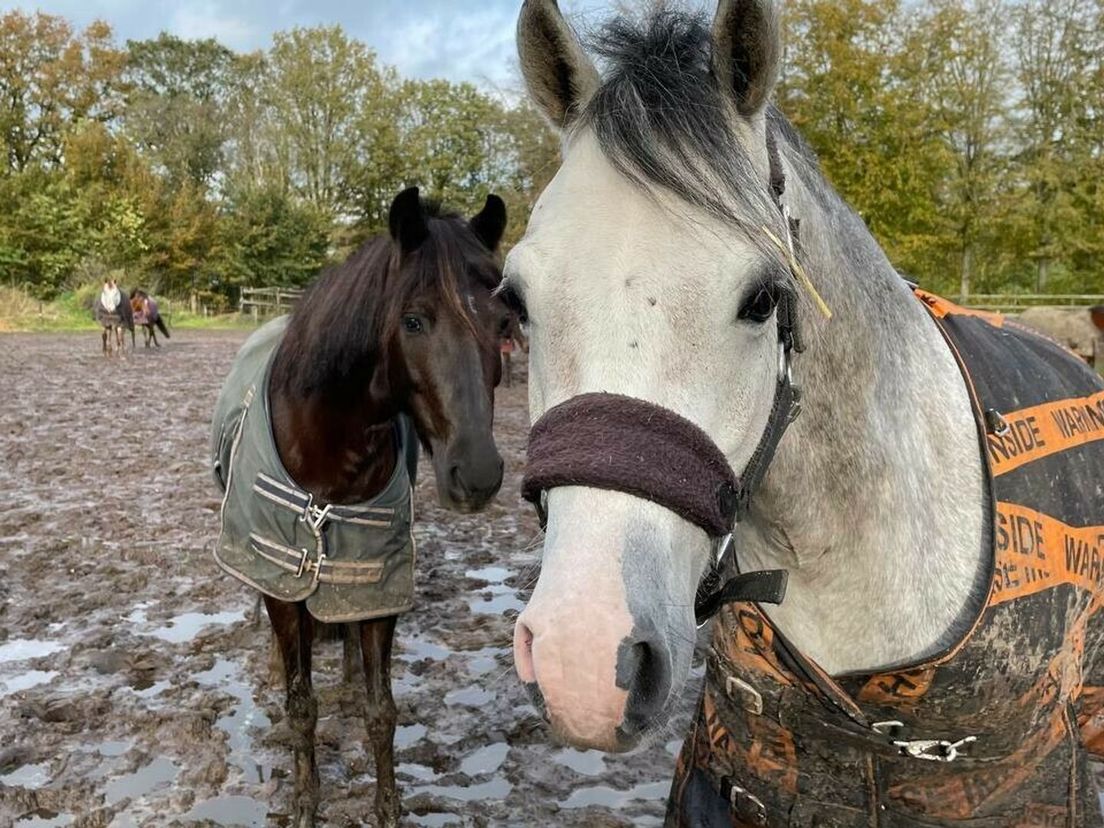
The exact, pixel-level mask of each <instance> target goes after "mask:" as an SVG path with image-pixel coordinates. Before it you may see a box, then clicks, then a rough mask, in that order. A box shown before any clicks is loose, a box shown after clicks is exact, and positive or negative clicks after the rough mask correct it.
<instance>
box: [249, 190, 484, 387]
mask: <svg viewBox="0 0 1104 828" xmlns="http://www.w3.org/2000/svg"><path fill="white" fill-rule="evenodd" d="M422 206H423V209H424V211H425V215H426V221H427V224H428V226H429V236H428V237H427V238H426V240H425V241H424V242H423V243H422V245H421V246H420V247H419V248H418V250H416V251H414V252H413V253H408V254H407V255H406V256H403V255H402V254H401V253H400V251H399V247H398V245H397V244H396V243H395V242H394V241H393V240H392V239H391V237H390V236H388V235H387V234H381V235H378V236H374V237H372V238H370V239H369V240H368V241H366V242H365V243H364V244H363V245H361V247H360V248H359V249H358V250H357V251H356V252H354V253H353V254H352V255H351V256H349V258H348V259H346V260H345V261H344V262H343V263H341V264H339V265H332V266H330V267H328V268H326V269H325V270H323V271H322V273H321V274H320V275H319V276H318V278H317V279H316V280H315V281H314V282H313V283H312V284H311V285H310V287H309V288H307V290H306V292H305V293H304V294H303V297H302V298H301V299H300V300H299V302H298V304H297V305H296V308H295V310H294V311H293V312H292V314H291V319H290V320H289V321H288V327H287V331H286V332H285V334H284V338H283V341H282V342H281V343H280V348H279V351H278V352H277V355H276V358H275V362H274V364H273V368H272V376H271V379H270V383H271V387H272V388H273V389H282V390H284V391H285V392H287V393H289V394H291V395H293V396H296V397H300V398H305V397H310V396H313V395H317V394H323V395H326V396H329V397H331V398H351V397H355V396H357V395H359V394H361V393H363V390H364V386H365V384H366V383H368V382H369V381H370V380H371V378H372V374H373V372H374V370H375V368H376V365H377V363H378V362H379V360H380V359H381V358H382V357H383V353H382V350H383V348H384V347H385V344H386V341H387V339H388V338H389V337H390V336H391V334H392V333H393V332H394V331H395V330H396V328H397V325H398V323H399V319H400V317H401V315H402V312H403V308H404V307H405V306H406V305H407V303H408V302H409V300H410V298H411V297H412V296H413V295H415V294H417V293H421V292H424V291H427V290H430V289H432V288H433V287H434V286H436V287H437V288H438V290H439V295H440V298H441V300H442V302H444V303H445V304H446V305H447V306H448V307H449V308H451V309H452V310H453V312H455V313H457V314H459V315H460V316H461V317H463V318H467V317H468V314H467V311H466V310H465V308H464V304H463V301H462V299H461V298H460V286H461V284H462V280H463V279H464V278H465V274H466V275H467V276H468V277H474V278H475V279H476V280H477V281H478V282H479V283H481V284H483V285H485V286H486V287H488V288H489V289H492V290H493V289H494V288H495V287H496V286H497V285H498V281H499V274H498V270H497V268H496V267H495V265H494V261H493V259H492V256H491V253H490V252H488V250H487V249H486V248H485V247H484V246H483V244H482V243H481V242H480V241H479V239H478V238H477V237H476V235H475V233H474V232H473V231H472V230H471V228H470V226H469V224H468V222H467V220H465V219H463V218H462V217H460V216H459V215H458V214H456V213H453V212H447V211H443V210H442V209H441V207H440V205H439V204H437V203H436V202H433V201H426V200H423V202H422Z"/></svg>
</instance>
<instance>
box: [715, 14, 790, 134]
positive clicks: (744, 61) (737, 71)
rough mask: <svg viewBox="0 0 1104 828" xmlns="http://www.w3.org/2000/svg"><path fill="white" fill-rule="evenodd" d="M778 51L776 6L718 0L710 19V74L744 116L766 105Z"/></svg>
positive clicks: (779, 59) (752, 114) (774, 79)
mask: <svg viewBox="0 0 1104 828" xmlns="http://www.w3.org/2000/svg"><path fill="white" fill-rule="evenodd" d="M781 53H782V42H781V36H780V35H779V31H778V8H777V6H776V4H775V3H774V2H772V0H720V3H719V4H718V5H717V16H716V17H715V18H713V74H714V75H715V76H716V78H717V80H718V81H719V82H720V84H721V89H722V90H728V91H729V92H730V94H731V95H732V96H733V98H735V101H736V111H738V112H739V113H740V114H741V115H743V116H744V117H745V118H750V117H752V116H754V115H757V114H758V113H759V112H760V111H761V110H762V109H763V107H764V106H766V104H767V99H768V98H769V97H770V94H771V92H772V91H773V90H774V84H775V81H776V80H777V79H778V65H779V63H780V61H781Z"/></svg>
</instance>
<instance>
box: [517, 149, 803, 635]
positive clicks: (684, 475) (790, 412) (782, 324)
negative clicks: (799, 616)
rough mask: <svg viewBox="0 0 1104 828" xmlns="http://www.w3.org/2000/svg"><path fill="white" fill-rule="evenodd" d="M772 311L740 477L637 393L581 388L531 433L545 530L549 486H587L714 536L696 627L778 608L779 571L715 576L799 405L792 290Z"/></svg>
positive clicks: (791, 231)
mask: <svg viewBox="0 0 1104 828" xmlns="http://www.w3.org/2000/svg"><path fill="white" fill-rule="evenodd" d="M767 148H768V155H769V158H770V192H771V196H772V198H773V200H774V203H775V205H776V206H777V207H778V209H779V211H780V212H781V213H782V216H783V221H784V222H785V225H786V235H787V239H786V244H785V248H784V249H783V251H782V252H783V253H785V254H788V257H789V260H790V265H791V269H792V270H794V279H795V282H796V281H798V279H799V278H804V273H803V271H801V270H800V265H798V264H797V262H796V255H795V251H794V247H795V242H796V237H797V227H798V224H797V221H796V220H795V219H792V218H790V216H789V213H788V211H787V210H786V209H785V208H784V206H783V205H782V201H781V197H782V193H783V191H784V189H785V177H784V175H783V172H782V167H781V163H780V162H779V160H778V152H777V147H776V146H775V144H774V140H773V136H768V140H767ZM767 232H768V234H769V231H767ZM772 239H773V240H774V241H775V242H776V243H780V240H778V239H776V238H773V236H772ZM816 298H817V299H819V297H816ZM775 314H776V319H777V323H778V375H777V381H776V383H775V389H774V402H773V404H772V405H771V412H770V416H769V418H768V419H767V426H766V429H765V430H764V431H763V434H762V436H761V437H760V438H759V444H758V445H757V446H756V448H755V452H754V454H752V456H751V459H750V460H749V461H748V463H747V465H746V466H745V467H744V470H743V473H742V474H741V475H739V476H737V475H736V474H735V472H733V470H732V467H731V466H730V465H729V464H728V460H727V459H726V458H725V455H724V453H723V452H722V451H721V450H720V448H718V447H717V445H716V444H715V443H714V442H713V441H712V439H711V438H710V437H709V435H707V434H706V433H705V432H704V431H702V430H701V429H700V428H699V427H698V426H696V425H695V424H694V423H692V422H690V421H689V420H687V419H686V418H685V417H682V416H681V415H679V414H676V413H675V412H673V411H670V410H669V409H666V408H663V407H662V406H658V405H656V404H654V403H650V402H647V401H645V400H641V399H637V398H635V397H626V396H623V395H620V394H607V393H589V394H580V395H578V396H576V397H572V398H571V399H569V400H567V401H565V402H563V403H560V404H559V405H557V406H555V407H553V408H551V409H549V410H548V411H546V412H545V413H544V416H542V417H541V418H540V419H539V420H538V421H537V422H536V423H535V424H534V425H533V428H532V430H531V431H530V433H529V449H528V459H527V463H526V468H525V477H524V479H523V481H522V490H521V492H522V496H523V497H524V498H525V499H526V500H528V501H530V502H531V503H533V504H534V506H535V507H536V509H537V513H538V515H539V517H540V520H541V526H542V528H543V527H544V525H545V523H546V520H547V513H546V511H545V507H544V501H543V498H544V495H545V493H546V492H547V491H548V490H549V489H553V488H556V487H558V486H586V487H589V488H595V489H607V490H613V491H620V492H625V493H626V494H630V495H635V496H637V497H642V498H644V499H646V500H650V501H652V502H653V503H657V504H659V505H660V506H663V507H665V508H667V509H670V510H671V511H672V512H674V513H675V514H677V515H679V516H680V517H682V518H684V519H686V520H688V521H689V522H690V523H693V524H694V525H695V526H698V527H700V528H701V529H702V530H704V531H705V532H706V534H708V535H709V537H710V538H712V539H713V544H714V547H713V548H714V555H713V558H714V559H713V566H712V567H711V569H710V571H709V572H708V573H707V574H706V575H705V577H704V578H703V579H702V582H701V584H700V585H699V587H698V595H697V599H696V600H695V602H694V614H695V617H696V619H697V622H698V626H699V627H700V626H702V625H704V624H705V622H706V621H708V620H709V619H710V618H711V617H712V616H713V615H715V614H716V613H717V611H718V610H719V609H720V608H721V607H722V606H724V605H725V604H728V603H731V602H733V601H754V602H762V603H771V604H778V603H781V601H782V599H783V598H784V597H785V594H786V576H787V573H786V571H785V570H781V569H772V570H763V571H759V572H749V573H743V574H739V575H736V576H735V577H733V578H730V579H729V580H728V581H726V582H725V583H724V584H721V574H720V565H721V563H722V562H723V560H724V556H725V554H726V553H727V551H728V548H729V547H730V546H731V541H732V531H733V529H734V527H735V526H736V524H738V523H739V522H740V521H741V520H743V519H744V518H745V517H746V515H747V511H748V506H749V504H750V502H751V496H752V494H753V493H754V492H755V490H756V489H757V488H758V487H759V484H760V483H761V482H762V480H763V477H764V476H765V474H766V472H767V467H768V466H770V463H771V460H773V459H774V453H775V450H776V449H777V448H778V444H779V442H780V441H781V440H782V436H783V435H784V434H785V433H786V429H787V427H788V426H789V424H790V423H791V422H793V421H794V419H795V418H796V417H797V415H798V414H799V413H800V411H801V401H800V400H801V393H800V389H799V388H798V387H797V386H796V385H795V384H794V382H793V376H792V373H791V370H790V363H791V359H792V354H793V352H794V351H798V352H800V351H802V350H804V347H803V344H802V341H801V336H800V331H799V329H798V319H797V293H796V290H795V289H792V288H787V289H785V290H783V291H782V295H781V297H780V298H779V301H778V304H777V306H776V309H775Z"/></svg>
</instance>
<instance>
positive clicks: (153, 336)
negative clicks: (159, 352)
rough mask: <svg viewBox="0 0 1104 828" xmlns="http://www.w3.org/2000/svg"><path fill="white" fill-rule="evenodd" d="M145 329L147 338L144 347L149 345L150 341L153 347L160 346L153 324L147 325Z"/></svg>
mask: <svg viewBox="0 0 1104 828" xmlns="http://www.w3.org/2000/svg"><path fill="white" fill-rule="evenodd" d="M146 330H147V331H148V332H149V340H148V341H147V342H146V347H147V348H148V347H149V344H150V342H152V343H153V347H154V348H160V347H161V344H160V343H159V342H158V341H157V329H156V328H155V327H153V325H148V326H147V327H146Z"/></svg>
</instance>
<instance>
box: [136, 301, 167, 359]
mask: <svg viewBox="0 0 1104 828" xmlns="http://www.w3.org/2000/svg"><path fill="white" fill-rule="evenodd" d="M130 309H131V311H132V312H133V314H134V324H135V325H140V326H141V328H142V342H143V343H144V344H145V346H146V347H147V348H148V347H149V346H150V342H152V343H153V346H154V347H155V348H160V347H161V344H160V343H159V342H158V341H157V331H158V330H160V331H161V333H162V334H163V335H164V337H165V339H168V338H169V329H168V328H167V327H166V326H165V320H164V319H162V318H161V312H160V311H159V310H158V309H157V302H155V301H154V299H153V297H152V296H150V295H149V294H148V293H146V292H145V291H144V290H142V289H141V288H135V289H134V290H132V291H131V292H130ZM131 332H132V333H133V329H131ZM132 344H133V343H132Z"/></svg>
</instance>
